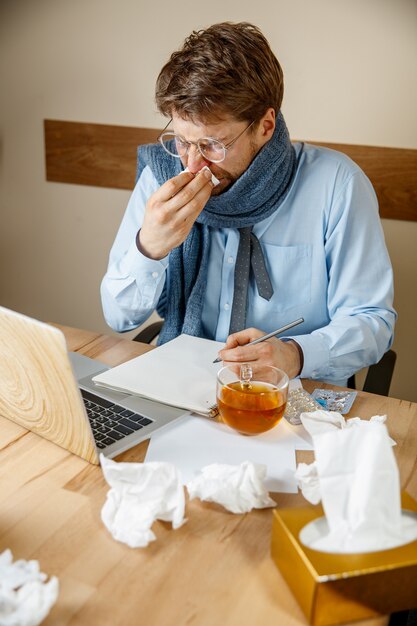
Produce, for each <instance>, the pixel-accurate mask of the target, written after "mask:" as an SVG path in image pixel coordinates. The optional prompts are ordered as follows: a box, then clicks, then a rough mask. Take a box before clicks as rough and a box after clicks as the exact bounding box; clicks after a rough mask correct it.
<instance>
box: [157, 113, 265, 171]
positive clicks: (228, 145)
mask: <svg viewBox="0 0 417 626" xmlns="http://www.w3.org/2000/svg"><path fill="white" fill-rule="evenodd" d="M255 121H256V120H252V122H251V123H250V124H249V126H246V128H244V129H243V130H242V131H241V132H240V133H239V134H238V136H237V137H235V138H234V139H232V141H229V142H228V143H227V144H224V143H223V142H222V141H219V140H218V139H216V138H215V137H201V138H200V139H198V140H197V141H186V140H185V139H184V137H183V136H182V135H179V134H178V133H175V132H174V131H172V135H173V139H174V138H175V137H179V138H180V139H181V141H182V140H183V139H184V141H183V143H185V144H187V149H186V151H185V153H184V154H173V153H172V152H169V150H167V148H166V147H165V146H164V142H163V140H162V137H163V135H164V134H165V131H166V129H167V128H168V126H169V125H170V124H171V122H172V117H171V119H170V120H169V122H168V124H167V125H166V126H165V128H164V129H163V130H162V131H161V132H160V134H159V135H158V137H157V141H159V143H160V144H161V146H162V147H163V149H164V150H165V152H166V153H167V154H169V155H170V156H172V157H174V158H175V159H180V158H181V157H183V156H187V155H188V153H189V151H190V148H191V146H195V147H196V148H197V150H198V151H199V153H200V154H201V156H202V157H203V159H206V161H210V163H222V162H223V161H224V160H225V158H226V154H227V151H228V149H229V148H230V147H231V146H233V144H234V143H236V141H237V140H238V139H239V137H241V136H242V135H243V134H244V133H245V132H246V131H247V130H249V128H250V127H251V126H253V124H254V123H255ZM169 132H171V131H169ZM207 139H209V140H210V141H216V142H217V143H218V144H220V145H221V146H222V147H223V150H224V157H223V158H222V159H220V161H213V160H212V159H208V158H207V157H206V156H205V155H204V153H203V151H202V150H201V148H200V145H199V143H200V141H204V140H207Z"/></svg>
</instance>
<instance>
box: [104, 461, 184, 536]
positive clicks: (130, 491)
mask: <svg viewBox="0 0 417 626" xmlns="http://www.w3.org/2000/svg"><path fill="white" fill-rule="evenodd" d="M100 463H101V467H102V469H103V474H104V477H105V479H106V481H107V482H108V484H109V485H110V487H111V489H110V491H109V492H108V493H107V500H106V502H105V504H104V506H103V508H102V511H101V519H102V521H103V523H104V525H105V526H106V528H107V529H108V530H109V532H110V533H111V534H112V536H113V538H114V539H116V540H117V541H121V542H122V543H126V544H127V545H128V546H130V547H131V548H144V547H146V546H147V545H148V544H149V542H150V541H154V540H155V539H156V537H155V535H154V533H153V532H152V530H151V526H152V524H153V523H154V521H155V520H157V519H158V520H162V521H164V522H171V523H172V527H173V528H179V527H180V526H182V524H183V523H184V522H185V520H184V510H185V496H184V488H183V486H182V484H181V480H180V476H179V472H178V471H177V469H176V468H175V466H174V465H172V464H171V463H116V462H115V461H111V460H110V459H107V458H106V457H104V456H103V455H102V454H101V455H100Z"/></svg>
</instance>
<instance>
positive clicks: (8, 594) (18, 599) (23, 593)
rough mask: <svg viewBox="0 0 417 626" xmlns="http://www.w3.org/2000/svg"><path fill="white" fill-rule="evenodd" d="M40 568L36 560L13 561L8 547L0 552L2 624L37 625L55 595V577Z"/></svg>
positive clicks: (16, 625)
mask: <svg viewBox="0 0 417 626" xmlns="http://www.w3.org/2000/svg"><path fill="white" fill-rule="evenodd" d="M46 579H47V576H46V574H43V573H42V572H40V571H39V563H38V561H25V560H23V559H20V560H18V561H15V562H14V563H13V555H12V553H11V551H10V550H5V551H4V552H3V553H2V554H0V624H1V626H38V624H40V623H41V622H42V621H43V620H44V619H45V617H46V616H47V615H48V613H49V611H50V609H51V607H52V605H53V604H55V602H56V599H57V597H58V590H59V585H58V579H57V578H56V577H55V576H52V577H51V578H50V579H49V580H48V581H47V582H45V581H46Z"/></svg>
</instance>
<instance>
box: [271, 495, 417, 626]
mask: <svg viewBox="0 0 417 626" xmlns="http://www.w3.org/2000/svg"><path fill="white" fill-rule="evenodd" d="M401 496H402V497H401V500H402V508H403V509H408V510H409V511H414V512H415V513H417V502H416V501H415V500H413V498H411V497H410V496H409V495H408V494H407V493H405V492H403V493H402V494H401ZM273 513H274V519H273V526H272V544H271V553H272V558H273V559H274V561H275V563H276V565H277V566H278V568H279V570H280V571H281V574H282V576H283V578H284V579H285V581H286V582H287V584H288V586H289V587H290V589H291V591H292V592H293V594H294V596H295V597H296V599H297V601H298V603H299V605H300V607H301V608H302V610H303V611H304V613H305V615H306V617H307V620H308V621H309V623H310V624H312V626H330V625H333V624H342V623H343V622H353V621H355V620H361V619H362V620H363V619H370V618H372V617H377V616H381V615H387V614H389V613H393V612H395V611H402V610H405V609H410V608H415V607H417V541H413V542H412V543H409V544H407V545H405V546H402V547H400V548H393V549H391V550H384V551H381V552H372V553H367V554H328V553H325V552H318V551H316V550H311V549H309V548H307V547H306V546H304V545H303V544H302V543H301V542H300V541H299V539H298V535H299V532H300V530H301V529H302V528H303V527H304V526H305V525H306V524H308V523H309V522H311V521H312V520H314V519H317V518H319V517H322V516H323V509H322V507H321V506H311V505H310V506H308V507H302V508H291V509H289V508H288V509H281V510H278V509H275V510H274V512H273Z"/></svg>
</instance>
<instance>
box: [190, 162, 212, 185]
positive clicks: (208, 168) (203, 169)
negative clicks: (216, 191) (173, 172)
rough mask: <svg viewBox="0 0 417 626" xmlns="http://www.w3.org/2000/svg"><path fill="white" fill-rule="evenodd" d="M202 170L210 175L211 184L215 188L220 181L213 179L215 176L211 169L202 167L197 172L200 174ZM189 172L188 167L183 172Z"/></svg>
mask: <svg viewBox="0 0 417 626" xmlns="http://www.w3.org/2000/svg"><path fill="white" fill-rule="evenodd" d="M203 170H208V171H209V172H210V173H211V182H212V183H213V185H214V187H217V185H220V181H219V179H218V178H216V177H215V175H214V174H213V172H212V171H211V169H210V168H209V167H208V166H207V165H205V166H204V167H202V168H201V170H199V171H200V172H202V171H203ZM189 171H190V170H189V169H188V167H186V168H185V170H184V172H189Z"/></svg>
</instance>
